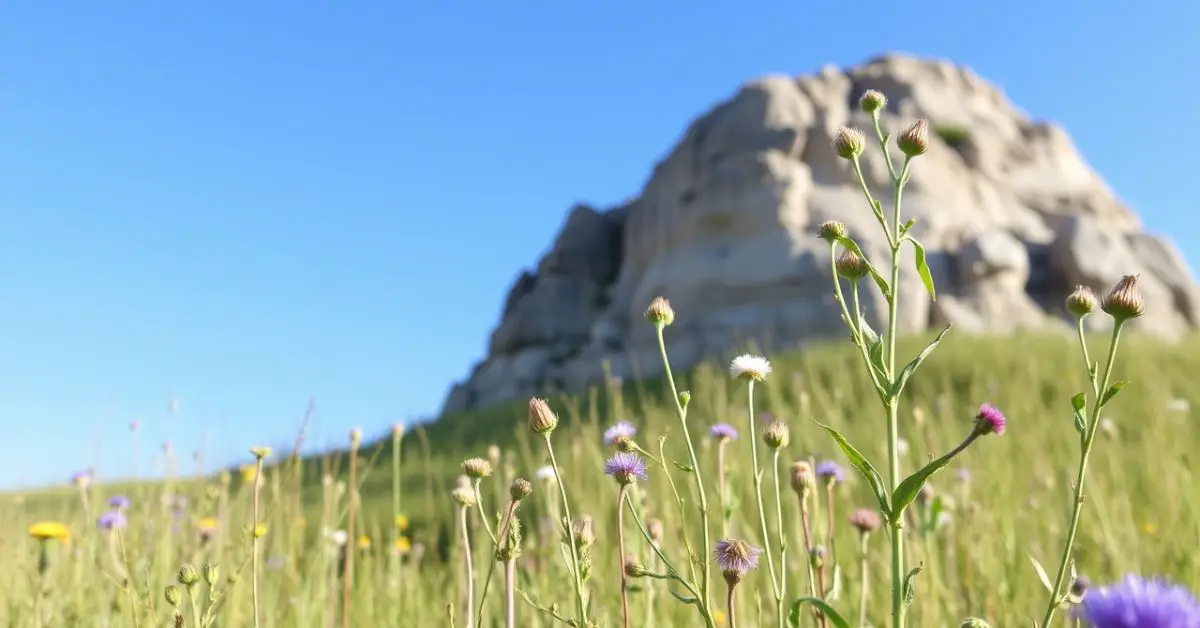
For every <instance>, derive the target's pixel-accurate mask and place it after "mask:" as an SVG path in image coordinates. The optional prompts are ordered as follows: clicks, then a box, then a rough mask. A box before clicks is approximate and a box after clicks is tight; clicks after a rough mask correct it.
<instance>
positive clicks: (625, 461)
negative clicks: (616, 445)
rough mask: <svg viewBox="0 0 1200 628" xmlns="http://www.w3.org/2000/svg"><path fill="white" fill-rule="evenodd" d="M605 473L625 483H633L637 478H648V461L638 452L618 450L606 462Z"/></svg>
mask: <svg viewBox="0 0 1200 628" xmlns="http://www.w3.org/2000/svg"><path fill="white" fill-rule="evenodd" d="M604 473H605V475H611V476H613V477H614V478H616V480H617V481H618V482H620V483H621V484H623V485H624V484H632V483H633V481H634V480H635V479H642V480H644V479H646V461H645V460H642V457H641V456H639V455H637V454H634V453H628V452H624V451H618V452H617V453H615V454H613V456H612V458H609V459H608V461H607V462H605V463H604Z"/></svg>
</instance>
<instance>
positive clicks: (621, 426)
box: [604, 421, 637, 445]
mask: <svg viewBox="0 0 1200 628" xmlns="http://www.w3.org/2000/svg"><path fill="white" fill-rule="evenodd" d="M636 434H637V428H636V427H634V426H633V424H632V423H630V422H629V421H619V422H617V424H616V425H613V426H612V427H610V428H608V429H606V430H604V444H605V445H612V444H613V443H620V442H621V441H629V440H633V437H634V436H635V435H636Z"/></svg>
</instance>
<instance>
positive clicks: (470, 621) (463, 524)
mask: <svg viewBox="0 0 1200 628" xmlns="http://www.w3.org/2000/svg"><path fill="white" fill-rule="evenodd" d="M458 529H459V535H460V537H459V538H461V539H462V546H463V561H464V563H465V565H466V568H467V569H466V574H465V575H466V580H467V623H466V625H467V626H473V625H475V564H474V562H473V561H472V559H471V537H470V535H468V534H467V507H466V506H462V507H460V508H459V509H458ZM344 616H345V615H343V617H344ZM343 628H344V627H343Z"/></svg>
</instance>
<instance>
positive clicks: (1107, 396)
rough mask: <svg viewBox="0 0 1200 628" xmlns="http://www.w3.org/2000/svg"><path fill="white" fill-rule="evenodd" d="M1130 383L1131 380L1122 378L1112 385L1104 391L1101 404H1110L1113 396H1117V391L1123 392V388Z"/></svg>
mask: <svg viewBox="0 0 1200 628" xmlns="http://www.w3.org/2000/svg"><path fill="white" fill-rule="evenodd" d="M1128 384H1129V382H1127V381H1125V380H1121V381H1119V382H1117V383H1115V384H1113V385H1112V386H1109V387H1108V390H1106V391H1104V396H1103V397H1101V398H1100V405H1101V406H1102V407H1103V406H1105V405H1108V402H1109V401H1111V400H1112V398H1113V397H1116V396H1117V393H1119V392H1121V389H1122V388H1124V387H1125V386H1126V385H1128Z"/></svg>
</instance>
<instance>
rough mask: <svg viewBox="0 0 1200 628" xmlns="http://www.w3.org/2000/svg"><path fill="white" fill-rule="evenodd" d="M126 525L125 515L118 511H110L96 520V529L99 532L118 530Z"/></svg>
mask: <svg viewBox="0 0 1200 628" xmlns="http://www.w3.org/2000/svg"><path fill="white" fill-rule="evenodd" d="M128 523H129V522H128V521H127V520H126V519H125V513H123V512H121V511H120V510H110V511H108V512H106V513H104V514H102V515H100V517H99V518H98V519H96V527H97V528H100V529H101V530H120V529H122V528H124V527H125V526H126V525H128Z"/></svg>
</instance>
